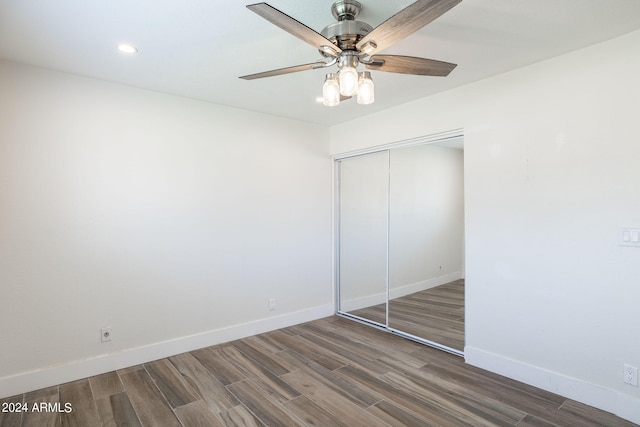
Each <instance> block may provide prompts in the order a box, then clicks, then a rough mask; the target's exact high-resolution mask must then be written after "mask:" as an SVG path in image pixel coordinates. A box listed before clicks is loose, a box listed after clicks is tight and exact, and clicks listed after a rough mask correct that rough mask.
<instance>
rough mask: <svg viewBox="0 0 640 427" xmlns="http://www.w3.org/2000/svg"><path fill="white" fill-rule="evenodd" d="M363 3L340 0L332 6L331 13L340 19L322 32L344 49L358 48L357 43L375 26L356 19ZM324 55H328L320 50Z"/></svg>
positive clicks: (352, 0) (353, 0)
mask: <svg viewBox="0 0 640 427" xmlns="http://www.w3.org/2000/svg"><path fill="white" fill-rule="evenodd" d="M360 10H362V5H361V4H360V3H358V2H357V1H355V0H338V1H336V2H335V3H334V4H333V6H331V13H332V14H333V16H334V18H336V19H337V20H338V22H335V23H333V24H330V25H328V26H327V27H326V28H325V29H323V30H322V32H321V33H320V34H322V35H323V36H324V37H326V38H327V39H328V40H330V41H331V43H333V44H335V45H336V46H338V47H339V48H340V49H342V50H356V44H357V43H358V42H359V41H360V40H362V38H363V37H364V36H366V35H367V34H369V33H370V32H371V31H372V30H373V27H372V26H371V25H369V24H367V23H366V22H362V21H356V20H355V17H356V16H358V14H359V13H360ZM320 53H321V54H322V55H323V56H328V55H326V54H325V53H324V52H322V51H320Z"/></svg>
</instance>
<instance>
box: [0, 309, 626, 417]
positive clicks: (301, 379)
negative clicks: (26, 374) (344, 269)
mask: <svg viewBox="0 0 640 427" xmlns="http://www.w3.org/2000/svg"><path fill="white" fill-rule="evenodd" d="M8 402H13V403H27V404H28V405H29V408H31V406H32V405H33V403H38V404H40V403H59V404H60V405H61V407H62V408H64V407H65V404H70V405H71V407H72V411H71V412H70V413H58V412H31V411H30V412H27V413H17V412H13V413H2V412H0V426H2V427H8V426H12V427H13V426H37V427H41V426H82V427H93V426H162V427H167V426H169V427H172V426H175V427H187V426H213V427H220V426H228V427H232V426H234V427H239V426H277V427H281V426H330V427H333V426H351V427H353V426H363V427H377V426H394V427H395V426H455V427H458V426H465V425H474V426H520V427H525V426H527V427H531V426H538V427H550V426H571V427H575V426H608V427H613V426H625V427H626V426H634V425H635V424H632V423H629V422H627V421H624V420H622V419H620V418H617V417H615V416H613V415H611V414H609V413H606V412H603V411H599V410H596V409H593V408H591V407H588V406H585V405H582V404H579V403H576V402H574V401H571V400H568V399H565V398H563V397H560V396H558V395H555V394H552V393H548V392H545V391H542V390H539V389H536V388H534V387H530V386H527V385H524V384H521V383H518V382H516V381H513V380H509V379H506V378H504V377H500V376H498V375H496V374H492V373H489V372H486V371H483V370H481V369H477V368H474V367H472V366H468V365H465V363H464V361H463V360H462V359H461V358H460V357H457V356H453V355H450V354H448V353H445V352H442V351H439V350H435V349H432V348H429V347H426V346H423V345H420V344H417V343H414V342H412V341H409V340H405V339H402V338H400V337H397V336H394V335H392V334H388V333H385V332H382V331H379V330H376V329H373V328H370V327H368V326H365V325H362V324H359V323H357V322H353V321H350V320H347V319H343V318H340V317H335V316H332V317H328V318H325V319H320V320H316V321H313V322H309V323H305V324H302V325H297V326H293V327H289V328H284V329H280V330H276V331H272V332H268V333H264V334H260V335H257V336H253V337H249V338H245V339H241V340H237V341H232V342H229V343H225V344H220V345H216V346H213V347H208V348H204V349H200V350H196V351H192V352H189V353H184V354H180V355H177V356H174V357H170V358H167V359H161V360H158V361H155V362H150V363H146V364H144V365H139V366H134V367H131V368H127V369H123V370H119V371H117V372H110V373H107V374H103V375H98V376H95V377H91V378H88V379H84V380H79V381H75V382H71V383H67V384H62V385H59V386H54V387H50V388H47V389H44V390H38V391H34V392H31V393H26V394H24V395H19V396H15V397H12V398H8V399H3V400H1V401H0V403H2V407H5V403H8Z"/></svg>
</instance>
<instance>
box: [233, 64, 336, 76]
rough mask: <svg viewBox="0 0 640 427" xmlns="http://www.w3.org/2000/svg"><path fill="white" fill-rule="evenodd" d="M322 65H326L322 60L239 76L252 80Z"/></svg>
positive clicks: (311, 68)
mask: <svg viewBox="0 0 640 427" xmlns="http://www.w3.org/2000/svg"><path fill="white" fill-rule="evenodd" d="M324 67H326V63H325V62H322V61H319V62H311V63H309V64H301V65H294V66H293V67H286V68H278V69H277V70H271V71H263V72H262V73H256V74H249V75H246V76H241V77H240V78H241V79H244V80H254V79H261V78H263V77H273V76H279V75H281V74H289V73H297V72H298V71H306V70H313V69H314V68H324Z"/></svg>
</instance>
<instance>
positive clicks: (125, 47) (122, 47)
mask: <svg viewBox="0 0 640 427" xmlns="http://www.w3.org/2000/svg"><path fill="white" fill-rule="evenodd" d="M118 50H119V51H120V52H122V53H128V54H131V55H133V54H134V53H138V49H136V47H135V46H133V45H130V44H127V43H120V44H119V45H118Z"/></svg>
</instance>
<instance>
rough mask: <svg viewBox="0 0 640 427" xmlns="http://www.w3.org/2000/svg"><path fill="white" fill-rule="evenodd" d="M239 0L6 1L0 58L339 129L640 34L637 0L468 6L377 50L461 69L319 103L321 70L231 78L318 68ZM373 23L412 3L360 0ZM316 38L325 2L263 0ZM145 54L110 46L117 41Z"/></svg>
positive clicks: (471, 0)
mask: <svg viewBox="0 0 640 427" xmlns="http://www.w3.org/2000/svg"><path fill="white" fill-rule="evenodd" d="M252 2H253V1H252V0H248V1H246V2H242V1H238V0H207V1H204V0H183V1H175V0H136V1H131V0H130V1H126V0H90V1H87V0H56V1H52V0H1V1H0V58H4V59H9V60H12V61H16V62H21V63H27V64H33V65H37V66H42V67H47V68H52V69H55V70H61V71H66V72H70V73H74V74H79V75H83V76H90V77H94V78H98V79H103V80H108V81H113V82H118V83H123V84H126V85H131V86H135V87H139V88H144V89H150V90H154V91H160V92H166V93H170V94H175V95H181V96H186V97H190V98H195V99H201V100H205V101H210V102H214V103H218V104H224V105H230V106H235V107H239V108H244V109H248V110H253V111H261V112H265V113H270V114H276V115H280V116H285V117H291V118H295V119H300V120H305V121H311V122H316V123H322V124H329V125H332V124H337V123H341V122H344V121H347V120H350V119H353V118H356V117H359V116H363V115H367V114H369V113H372V112H374V111H380V110H383V109H386V108H389V107H392V106H394V105H398V104H401V103H405V102H408V101H411V100H414V99H417V98H421V97H424V96H427V95H430V94H433V93H436V92H440V91H443V90H446V89H449V88H453V87H456V86H460V85H463V84H467V83H470V82H473V81H476V80H479V79H482V78H485V77H488V76H491V75H495V74H498V73H502V72H504V71H508V70H511V69H514V68H518V67H522V66H524V65H527V64H531V63H534V62H538V61H540V60H543V59H546V58H550V57H553V56H557V55H560V54H562V53H566V52H569V51H572V50H575V49H578V48H581V47H585V46H589V45H592V44H595V43H597V42H600V41H604V40H608V39H610V38H613V37H616V36H618V35H622V34H625V33H628V32H631V31H633V30H636V29H640V0H463V1H462V3H460V4H459V5H457V6H456V7H454V8H453V9H452V10H450V11H449V12H447V13H446V14H445V15H443V16H442V17H440V18H439V19H437V20H436V21H434V22H432V23H431V24H429V25H428V26H426V27H425V28H423V29H422V30H420V31H419V32H417V33H414V34H413V35H411V36H409V37H408V38H406V39H404V40H402V41H400V42H399V43H397V44H396V45H394V46H393V47H391V48H389V49H387V50H386V51H384V52H381V53H389V54H401V55H411V56H421V57H426V58H431V59H437V60H442V61H447V62H453V63H456V64H458V67H457V68H456V69H455V70H454V71H453V72H452V73H451V74H450V75H449V77H445V78H443V77H424V76H409V75H402V74H390V73H383V72H373V73H372V75H373V79H374V82H375V85H376V102H375V104H373V105H369V106H361V105H357V104H356V103H355V101H354V100H351V101H347V102H343V103H342V104H341V105H340V106H338V107H333V108H328V107H324V106H322V105H321V104H318V103H317V102H316V100H315V99H316V97H317V96H318V95H320V94H321V88H322V82H323V80H324V74H325V73H326V72H327V69H325V70H311V71H305V72H300V73H294V74H288V75H283V76H278V77H271V78H266V79H259V80H253V81H245V80H241V79H239V78H238V76H241V75H246V74H252V73H256V72H260V71H266V70H271V69H275V68H282V67H287V66H292V65H298V64H304V63H308V62H314V61H316V60H318V59H320V58H321V57H320V55H319V54H318V52H317V50H315V49H314V48H313V47H311V46H309V45H307V44H305V43H304V42H302V41H300V40H299V39H297V38H295V37H294V36H292V35H290V34H288V33H286V32H284V31H283V30H281V29H279V28H277V27H276V26H274V25H272V24H270V23H268V22H267V21H265V20H264V19H262V18H261V17H259V16H258V15H256V14H255V13H253V12H251V11H250V10H248V9H246V8H245V7H244V6H245V4H249V3H252ZM360 2H361V3H362V4H363V6H364V8H363V11H362V13H361V14H360V16H359V17H358V19H359V20H361V21H365V22H367V23H369V24H370V25H372V26H374V27H375V26H377V25H379V24H380V23H382V22H383V21H384V20H385V19H387V18H388V17H390V16H391V15H393V14H395V13H396V12H398V11H399V10H401V9H402V8H404V7H406V6H407V5H409V4H411V3H412V1H411V0H397V1H393V2H391V1H388V0H360ZM268 3H269V4H271V5H272V6H273V7H275V8H277V9H279V10H281V11H283V12H284V13H286V14H288V15H290V16H292V17H293V18H295V19H297V20H298V21H301V22H303V23H305V24H306V25H307V26H309V27H311V28H313V29H314V30H316V31H318V32H320V31H321V30H322V29H323V28H324V27H325V26H326V25H328V24H330V23H332V22H334V18H333V17H332V15H331V10H330V8H331V4H332V3H333V1H332V0H305V1H303V0H269V1H268ZM123 41H126V42H130V43H132V44H134V45H135V46H137V47H138V48H139V49H140V53H139V54H138V55H135V56H125V55H123V54H120V53H119V52H118V51H117V50H116V45H117V44H118V43H120V42H123Z"/></svg>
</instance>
